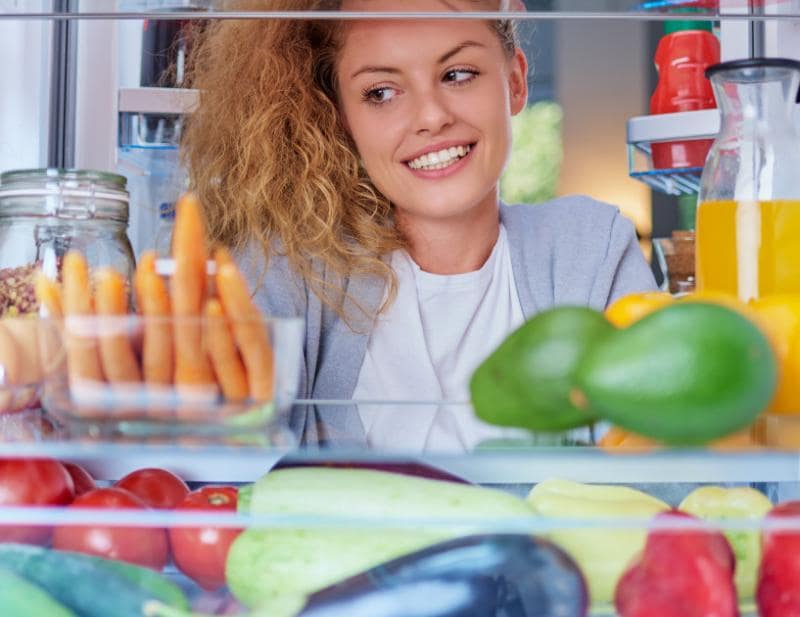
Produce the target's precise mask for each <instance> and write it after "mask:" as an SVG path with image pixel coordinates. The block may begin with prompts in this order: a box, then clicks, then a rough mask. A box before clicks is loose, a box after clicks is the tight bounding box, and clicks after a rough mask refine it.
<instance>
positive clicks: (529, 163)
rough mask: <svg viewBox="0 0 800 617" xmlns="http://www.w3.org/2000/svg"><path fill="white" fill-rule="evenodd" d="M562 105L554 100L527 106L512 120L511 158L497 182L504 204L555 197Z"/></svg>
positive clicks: (561, 156)
mask: <svg viewBox="0 0 800 617" xmlns="http://www.w3.org/2000/svg"><path fill="white" fill-rule="evenodd" d="M562 117H563V113H562V111H561V106H560V105H558V103H555V102H553V101H539V102H538V103H534V104H533V105H529V106H528V107H526V108H525V109H523V110H522V111H521V112H520V113H518V114H517V115H516V116H514V118H512V120H511V129H512V132H513V136H514V139H513V142H512V146H511V156H510V157H509V160H508V164H507V165H506V167H505V170H504V171H503V177H502V178H501V180H500V193H501V195H502V197H503V200H505V201H506V202H507V203H512V204H513V203H528V204H535V203H538V202H540V201H547V200H548V199H553V197H555V196H556V187H557V185H558V177H559V173H560V171H561V159H562V158H563V147H562V143H561V142H562V140H561V120H562Z"/></svg>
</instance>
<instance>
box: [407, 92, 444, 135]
mask: <svg viewBox="0 0 800 617" xmlns="http://www.w3.org/2000/svg"><path fill="white" fill-rule="evenodd" d="M453 118H454V115H453V113H452V112H451V111H450V108H449V107H448V105H447V102H446V101H445V100H443V98H442V97H440V96H437V94H435V93H425V94H423V95H420V97H419V100H418V103H417V108H416V118H414V124H415V127H416V132H417V133H429V134H431V135H435V134H437V133H439V132H441V131H442V129H444V128H447V127H448V126H450V125H451V124H453Z"/></svg>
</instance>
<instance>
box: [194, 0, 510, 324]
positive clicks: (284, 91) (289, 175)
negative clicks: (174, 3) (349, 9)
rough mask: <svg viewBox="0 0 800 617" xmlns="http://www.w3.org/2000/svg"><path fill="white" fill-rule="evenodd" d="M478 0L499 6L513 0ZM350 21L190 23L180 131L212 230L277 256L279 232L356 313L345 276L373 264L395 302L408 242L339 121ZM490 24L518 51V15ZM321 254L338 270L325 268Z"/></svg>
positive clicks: (299, 268)
mask: <svg viewBox="0 0 800 617" xmlns="http://www.w3.org/2000/svg"><path fill="white" fill-rule="evenodd" d="M471 1H473V2H476V3H481V4H486V5H492V8H501V9H502V8H506V2H507V0H471ZM224 4H225V6H226V8H228V7H230V8H235V9H237V10H244V11H248V10H258V9H261V10H263V9H271V10H276V11H280V10H284V11H288V10H301V9H307V10H334V9H338V8H339V5H340V4H341V0H228V1H226V2H224ZM342 23H343V22H338V21H335V20H333V21H312V20H277V19H245V20H216V21H211V22H208V23H207V24H205V25H204V26H203V27H202V28H201V29H200V30H199V32H195V33H193V40H192V45H193V47H192V54H191V65H190V67H189V71H188V78H189V83H190V85H191V86H192V87H193V88H197V89H198V90H200V91H201V97H200V105H199V107H198V109H197V110H196V111H195V112H194V113H193V114H192V115H191V117H190V118H189V120H188V122H187V125H186V129H185V131H184V134H183V140H182V156H183V157H184V162H185V163H186V165H187V168H188V170H189V175H190V178H191V185H192V188H193V190H194V191H196V193H197V194H198V196H199V198H200V201H201V203H202V204H203V210H204V214H205V217H206V222H207V228H208V230H209V234H210V238H209V240H210V241H212V242H214V243H219V244H223V245H226V246H228V247H231V248H234V249H238V248H242V247H243V246H244V245H245V244H247V243H248V242H251V241H253V240H255V241H256V242H258V243H260V244H261V245H262V246H263V248H264V255H265V258H266V259H269V256H270V253H271V252H272V251H274V250H276V245H275V240H276V239H277V240H279V242H280V251H281V253H282V254H284V255H286V257H287V259H288V261H289V264H290V266H291V267H292V268H293V269H294V270H295V272H297V273H298V274H299V275H300V276H301V277H302V278H303V279H304V280H305V281H306V283H307V285H308V286H309V287H310V289H311V290H312V291H313V293H315V294H316V295H317V296H318V297H319V298H320V299H321V301H322V302H323V303H324V304H326V305H328V306H329V307H331V308H332V309H333V310H335V311H336V312H337V313H338V314H339V315H340V316H341V317H342V318H344V319H345V320H346V321H347V322H348V323H352V321H351V319H350V316H348V315H345V314H344V311H343V308H342V307H343V306H344V299H345V298H344V295H343V294H344V292H343V288H344V285H343V284H341V283H343V281H344V279H345V278H346V277H349V276H359V275H369V276H376V277H378V278H379V279H382V280H383V281H384V282H385V283H386V284H387V286H388V290H389V293H388V295H387V301H386V303H385V304H384V306H386V305H388V304H389V303H390V302H391V301H392V300H393V298H394V296H395V293H396V287H397V282H396V279H395V275H394V272H393V271H392V270H391V268H390V267H389V265H388V263H387V262H386V261H385V260H384V259H383V257H384V256H385V255H387V254H388V253H390V252H391V251H393V250H395V249H398V248H402V247H404V245H405V243H404V239H403V237H402V236H401V234H400V233H399V231H398V229H397V228H396V226H395V224H394V217H393V210H392V206H391V204H390V203H389V201H388V200H387V199H386V198H385V197H384V196H383V195H382V194H381V193H380V192H379V191H378V190H377V189H376V188H375V187H374V185H373V184H372V182H371V181H370V179H369V177H368V176H367V175H366V172H365V171H364V169H363V168H362V166H361V165H360V164H359V156H358V153H357V151H356V148H355V145H354V144H353V142H352V140H351V139H350V137H349V135H348V134H347V132H346V130H345V128H344V126H343V125H342V123H341V122H340V116H339V111H338V109H337V106H336V80H335V67H336V58H337V53H338V50H339V47H340V42H341V38H342V37H341V35H340V33H341V29H342ZM494 27H495V28H496V30H497V33H498V36H499V37H500V40H501V42H502V44H503V48H504V49H505V51H506V53H508V54H509V55H513V53H514V49H515V47H516V38H515V34H514V30H513V25H512V24H511V23H510V22H506V21H500V20H498V21H497V22H494ZM317 262H322V263H323V264H324V265H325V266H326V267H327V268H328V270H329V272H332V273H333V275H334V277H333V282H331V281H330V279H329V280H328V281H327V282H326V280H324V279H323V276H322V273H321V271H320V269H319V268H318V267H315V263H317ZM348 300H352V301H353V303H354V304H353V306H358V304H357V303H355V299H352V298H350V299H348ZM348 305H350V302H348ZM359 308H361V307H359ZM361 310H362V311H363V310H364V309H363V308H361Z"/></svg>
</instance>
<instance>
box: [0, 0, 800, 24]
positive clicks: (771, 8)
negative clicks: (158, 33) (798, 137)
mask: <svg viewBox="0 0 800 617" xmlns="http://www.w3.org/2000/svg"><path fill="white" fill-rule="evenodd" d="M76 4H77V8H76V10H75V11H74V12H60V11H55V10H53V8H52V6H53V3H51V2H34V1H30V0H5V1H0V18H9V19H22V18H25V19H36V18H39V19H76V18H77V19H144V18H153V19H155V18H157V19H179V20H186V19H209V18H214V19H217V18H222V19H241V18H261V19H299V18H302V19H364V18H370V19H375V18H383V19H397V18H414V19H420V18H422V19H424V18H437V19H438V18H443V19H487V18H492V17H493V18H497V17H502V18H513V19H520V20H542V19H614V20H617V19H628V20H644V21H664V20H681V19H684V20H685V19H686V16H685V14H684V15H681V14H676V13H673V12H670V11H672V10H673V9H675V8H682V7H685V6H691V7H693V8H694V9H695V10H696V12H693V14H692V19H693V20H698V19H699V20H712V21H716V20H719V19H726V20H742V19H753V20H756V21H761V20H772V19H790V18H797V17H800V8H798V6H797V4H796V3H793V2H791V0H764V6H763V7H761V6H759V7H757V8H758V10H757V11H756V12H755V13H756V14H752V15H747V14H746V13H744V14H743V11H742V8H743V7H745V8H746V7H747V3H746V2H745V3H743V4H741V6H740V5H739V3H731V5H729V6H730V8H727V6H726V5H725V4H723V7H722V8H720V7H719V5H718V3H717V2H714V1H711V0H702V1H693V0H687V1H684V0H677V1H676V0H654V1H648V2H642V3H638V4H636V3H631V4H630V5H628V6H626V7H624V8H622V9H619V10H602V9H603V7H602V6H601V7H598V6H597V3H592V2H585V1H582V0H562V1H561V2H559V3H558V8H557V9H555V8H554V9H549V10H542V9H538V8H534V9H530V10H528V11H527V12H524V13H520V12H499V11H493V12H488V11H470V12H461V13H452V12H434V11H432V12H418V11H417V12H392V13H389V12H387V13H383V14H381V15H380V16H379V17H378V16H377V15H376V13H374V12H354V11H347V12H345V11H268V10H264V11H236V10H232V9H218V8H215V7H214V4H215V2H214V0H117V1H116V2H113V3H112V2H110V1H108V2H105V1H104V2H102V3H101V2H97V1H96V0H94V1H87V0H78V1H77V2H76ZM534 4H535V3H534ZM734 5H735V6H734ZM762 9H763V10H762ZM334 13H335V15H334Z"/></svg>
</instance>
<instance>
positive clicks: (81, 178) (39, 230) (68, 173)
mask: <svg viewBox="0 0 800 617" xmlns="http://www.w3.org/2000/svg"><path fill="white" fill-rule="evenodd" d="M125 187H126V180H125V178H124V177H123V176H118V175H116V174H110V173H105V172H100V171H91V170H71V169H70V170H65V169H26V170H19V171H9V172H5V173H3V174H0V316H12V315H19V314H26V313H35V312H36V311H37V310H38V305H37V302H36V297H35V293H34V291H33V281H34V277H35V275H36V272H37V271H38V270H42V271H43V272H44V273H45V275H47V276H48V277H50V278H53V279H57V278H59V273H60V269H61V260H62V258H63V257H64V255H65V253H67V251H69V250H73V249H74V250H78V251H80V252H81V253H83V254H84V255H85V257H86V260H87V263H88V264H89V267H90V268H96V267H100V266H109V267H112V268H114V269H115V270H117V271H118V272H120V273H121V274H123V275H124V276H125V277H126V278H127V279H128V280H130V279H131V276H132V275H133V270H134V267H135V264H134V257H133V251H132V249H131V244H130V241H129V240H128V236H127V233H126V229H127V226H128V192H127V190H126V188H125Z"/></svg>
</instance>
